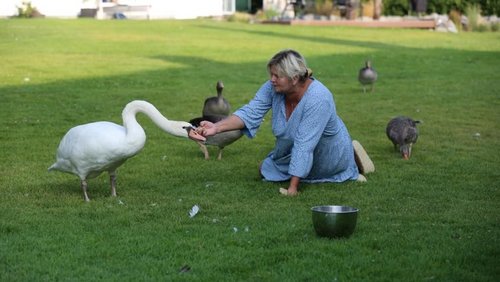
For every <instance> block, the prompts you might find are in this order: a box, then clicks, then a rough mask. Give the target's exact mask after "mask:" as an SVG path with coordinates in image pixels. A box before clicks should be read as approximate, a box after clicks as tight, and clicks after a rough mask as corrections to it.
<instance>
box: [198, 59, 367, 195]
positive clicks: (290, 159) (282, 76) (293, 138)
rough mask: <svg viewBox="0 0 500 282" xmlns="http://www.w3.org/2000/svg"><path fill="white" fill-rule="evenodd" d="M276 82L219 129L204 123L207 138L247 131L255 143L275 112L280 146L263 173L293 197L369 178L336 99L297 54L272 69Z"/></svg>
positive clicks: (271, 65) (273, 61)
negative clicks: (310, 188) (304, 186)
mask: <svg viewBox="0 0 500 282" xmlns="http://www.w3.org/2000/svg"><path fill="white" fill-rule="evenodd" d="M267 70H268V72H269V75H270V79H269V80H268V81H266V82H265V83H264V84H263V85H262V86H261V87H260V89H259V90H258V91H257V94H256V95H255V97H254V98H253V99H252V100H251V101H250V102H249V103H248V104H246V105H244V106H243V107H241V108H240V109H238V110H237V111H236V112H234V113H233V115H231V116H229V117H228V118H226V119H224V120H221V121H219V122H217V123H211V122H208V121H203V122H201V124H200V127H198V129H197V132H198V133H199V134H201V135H203V136H211V135H215V134H217V133H219V132H223V131H228V130H235V129H242V130H243V131H244V133H245V134H246V135H247V136H249V137H250V138H253V137H254V136H255V134H256V133H257V130H258V128H259V126H260V125H261V123H262V120H263V118H264V116H265V115H266V113H267V112H268V111H269V110H272V131H273V134H274V136H275V137H276V145H275V147H274V149H273V150H272V151H271V152H270V153H269V155H268V156H267V157H266V159H264V161H263V162H262V164H261V167H260V173H261V175H262V177H263V178H264V179H265V180H267V181H288V180H290V183H289V185H288V189H286V190H285V189H280V192H281V193H283V194H287V195H295V194H297V193H298V188H299V183H300V182H306V183H318V182H343V181H346V180H358V177H359V178H364V177H363V176H362V175H360V174H359V173H358V167H357V165H356V161H355V158H354V151H353V146H352V140H351V137H350V136H349V133H348V131H347V128H346V126H345V125H344V122H343V121H342V119H340V117H339V116H338V115H337V111H336V109H335V103H334V100H333V95H332V93H331V92H330V91H329V90H328V89H327V88H326V87H325V86H324V85H323V84H322V83H321V82H319V81H318V80H316V79H315V78H314V77H313V76H312V73H311V71H310V70H309V69H308V68H307V65H306V62H305V59H304V58H303V57H302V55H300V54H299V53H298V52H296V51H294V50H283V51H281V52H279V53H277V54H276V55H274V56H273V57H272V58H271V60H270V61H269V62H268V64H267Z"/></svg>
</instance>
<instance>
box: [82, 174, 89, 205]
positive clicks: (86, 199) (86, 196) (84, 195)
mask: <svg viewBox="0 0 500 282" xmlns="http://www.w3.org/2000/svg"><path fill="white" fill-rule="evenodd" d="M80 186H81V187H82V190H83V199H84V200H85V202H88V201H90V199H89V196H88V195H87V180H86V179H82V181H81V182H80Z"/></svg>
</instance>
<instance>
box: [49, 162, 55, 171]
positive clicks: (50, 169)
mask: <svg viewBox="0 0 500 282" xmlns="http://www.w3.org/2000/svg"><path fill="white" fill-rule="evenodd" d="M56 169H57V163H54V164H53V165H51V166H50V167H49V168H48V169H47V171H53V170H56Z"/></svg>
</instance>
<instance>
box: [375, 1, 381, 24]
mask: <svg viewBox="0 0 500 282" xmlns="http://www.w3.org/2000/svg"><path fill="white" fill-rule="evenodd" d="M381 15H382V0H373V19H374V20H378V19H380V16H381Z"/></svg>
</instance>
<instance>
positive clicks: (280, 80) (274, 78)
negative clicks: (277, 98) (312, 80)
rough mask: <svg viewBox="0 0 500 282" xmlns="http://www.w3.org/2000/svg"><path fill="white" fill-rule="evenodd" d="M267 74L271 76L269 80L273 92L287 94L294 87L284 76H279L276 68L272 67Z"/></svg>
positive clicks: (291, 81)
mask: <svg viewBox="0 0 500 282" xmlns="http://www.w3.org/2000/svg"><path fill="white" fill-rule="evenodd" d="M269 74H270V76H271V78H270V80H271V83H272V84H273V87H274V90H275V91H276V92H278V93H289V92H291V90H292V89H293V87H294V83H293V80H291V79H289V78H288V77H286V76H281V75H280V74H279V72H278V70H277V68H276V66H272V67H271V68H270V71H269Z"/></svg>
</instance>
